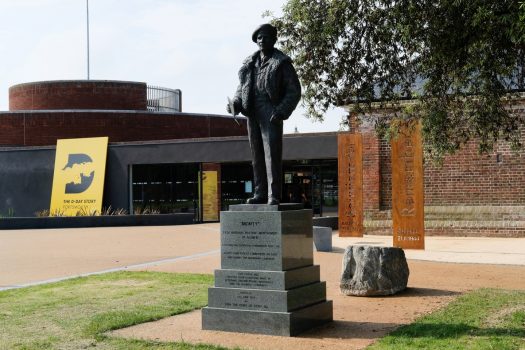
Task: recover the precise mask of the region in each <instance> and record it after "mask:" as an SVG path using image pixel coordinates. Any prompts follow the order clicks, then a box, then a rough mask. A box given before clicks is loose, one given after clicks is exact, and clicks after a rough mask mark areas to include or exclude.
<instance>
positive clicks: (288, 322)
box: [202, 300, 333, 348]
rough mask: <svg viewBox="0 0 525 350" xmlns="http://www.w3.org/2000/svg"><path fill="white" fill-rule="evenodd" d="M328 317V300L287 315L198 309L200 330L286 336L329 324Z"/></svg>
mask: <svg viewBox="0 0 525 350" xmlns="http://www.w3.org/2000/svg"><path fill="white" fill-rule="evenodd" d="M332 315H333V305H332V301H331V300H328V301H323V302H321V303H318V304H315V305H311V306H308V307H305V308H302V309H299V310H296V311H291V312H268V311H250V310H232V309H220V308H213V307H205V308H203V309H202V329H206V330H217V331H226V332H241V333H256V334H267V335H279V336H288V337H290V336H295V335H298V334H299V333H301V332H304V331H306V330H309V329H311V328H313V327H317V326H320V325H322V324H325V323H327V322H331V321H332V320H333V316H332ZM269 348H271V346H269Z"/></svg>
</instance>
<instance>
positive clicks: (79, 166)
mask: <svg viewBox="0 0 525 350" xmlns="http://www.w3.org/2000/svg"><path fill="white" fill-rule="evenodd" d="M91 169H93V160H92V159H91V157H90V156H88V155H87V154H83V153H80V154H70V155H69V156H68V160H67V164H66V166H65V167H64V168H63V169H62V171H63V172H64V173H65V174H64V176H65V178H66V179H68V178H69V179H71V182H68V183H66V193H82V192H84V191H86V190H87V189H88V188H89V186H91V184H92V183H93V178H94V177H95V170H91ZM86 174H88V175H86Z"/></svg>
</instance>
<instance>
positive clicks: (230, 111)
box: [226, 103, 240, 115]
mask: <svg viewBox="0 0 525 350" xmlns="http://www.w3.org/2000/svg"><path fill="white" fill-rule="evenodd" d="M233 109H234V111H232V109H231V107H230V104H229V103H227V104H226V112H228V113H230V114H234V115H237V114H239V110H240V108H239V106H237V105H236V104H235V103H234V104H233Z"/></svg>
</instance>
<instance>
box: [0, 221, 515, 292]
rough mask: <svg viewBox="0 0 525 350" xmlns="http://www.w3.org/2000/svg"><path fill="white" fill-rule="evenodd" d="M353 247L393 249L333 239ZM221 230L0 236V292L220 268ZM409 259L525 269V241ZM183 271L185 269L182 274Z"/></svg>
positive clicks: (483, 241) (449, 245)
mask: <svg viewBox="0 0 525 350" xmlns="http://www.w3.org/2000/svg"><path fill="white" fill-rule="evenodd" d="M351 244H371V245H384V246H391V245H392V238H391V237H389V236H370V235H369V236H366V235H365V237H362V238H347V237H345V238H341V237H338V236H337V232H335V233H334V236H333V246H334V251H335V252H341V251H342V250H344V248H345V247H346V246H348V245H351ZM219 245H220V237H219V224H215V223H214V224H202V225H189V226H158V227H113V228H83V229H46V230H6V231H0V290H1V289H6V288H12V287H20V286H26V285H32V284H38V283H46V282H49V281H55V280H60V279H64V278H70V277H76V276H79V275H86V274H92V273H103V272H107V271H113V270H120V269H144V268H148V267H152V266H161V265H166V264H170V263H176V262H179V263H178V265H180V266H183V265H185V264H184V263H183V262H184V261H188V260H195V259H200V261H202V262H206V261H208V262H209V264H205V263H203V264H201V265H202V268H200V267H198V266H192V265H191V264H186V265H188V268H187V269H188V270H189V271H190V270H191V271H194V270H195V269H197V270H202V272H209V273H211V272H212V271H213V269H215V268H218V267H219V265H218V264H219ZM406 255H407V258H408V259H412V260H425V261H437V262H454V263H475V264H497V265H500V264H503V265H523V266H525V238H471V237H469V238H467V237H465V238H450V237H426V249H425V250H421V251H419V250H407V251H406ZM182 270H184V268H182Z"/></svg>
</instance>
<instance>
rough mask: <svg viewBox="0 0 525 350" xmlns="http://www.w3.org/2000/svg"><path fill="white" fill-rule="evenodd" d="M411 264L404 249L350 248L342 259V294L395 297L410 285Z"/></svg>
mask: <svg viewBox="0 0 525 350" xmlns="http://www.w3.org/2000/svg"><path fill="white" fill-rule="evenodd" d="M408 275H409V270H408V264H407V260H406V258H405V252H404V251H403V249H401V248H392V247H373V246H348V247H347V248H346V250H345V253H344V256H343V273H342V275H341V292H342V293H343V294H346V295H355V296H375V295H392V294H395V293H397V292H400V291H402V290H404V289H405V288H406V287H407V283H408Z"/></svg>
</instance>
